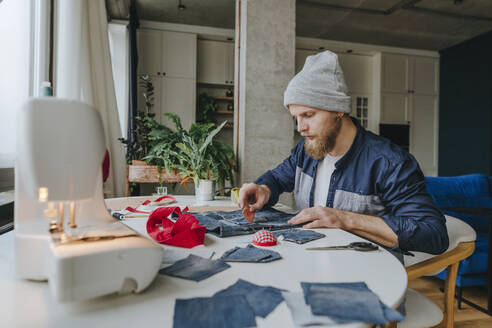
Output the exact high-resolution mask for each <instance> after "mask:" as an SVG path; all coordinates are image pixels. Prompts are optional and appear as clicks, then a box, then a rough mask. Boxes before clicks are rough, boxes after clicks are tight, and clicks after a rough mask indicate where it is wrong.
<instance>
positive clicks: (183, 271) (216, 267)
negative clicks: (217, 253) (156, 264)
mask: <svg viewBox="0 0 492 328" xmlns="http://www.w3.org/2000/svg"><path fill="white" fill-rule="evenodd" d="M230 267H231V266H230V265H229V264H227V263H225V262H224V261H221V260H209V259H206V258H203V257H200V256H196V255H193V254H191V255H190V256H188V257H187V258H185V259H183V260H179V261H177V262H175V263H174V264H173V265H171V266H168V267H166V268H164V269H161V270H159V273H160V274H165V275H168V276H172V277H178V278H183V279H188V280H193V281H202V280H203V279H207V278H208V277H210V276H213V275H214V274H216V273H219V272H221V271H224V270H225V269H228V268H230Z"/></svg>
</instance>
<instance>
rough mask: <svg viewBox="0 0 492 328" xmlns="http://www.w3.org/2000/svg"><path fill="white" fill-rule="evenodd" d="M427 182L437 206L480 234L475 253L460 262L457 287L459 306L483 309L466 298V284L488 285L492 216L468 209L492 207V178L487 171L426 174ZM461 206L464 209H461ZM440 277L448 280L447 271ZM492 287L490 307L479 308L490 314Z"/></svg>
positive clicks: (439, 276)
mask: <svg viewBox="0 0 492 328" xmlns="http://www.w3.org/2000/svg"><path fill="white" fill-rule="evenodd" d="M426 181H427V191H428V192H429V193H430V195H431V196H432V198H433V199H434V201H435V202H436V204H437V206H438V207H439V208H441V209H442V210H443V213H444V214H447V215H450V216H453V217H456V218H459V219H461V220H463V221H465V222H466V223H468V224H469V225H470V226H472V227H473V228H474V229H475V231H476V233H477V238H476V241H475V252H474V253H473V254H472V255H471V256H470V257H468V258H466V259H464V260H462V261H461V262H460V264H459V268H458V275H457V279H456V286H457V292H458V308H461V302H465V303H467V304H469V305H471V306H473V307H476V308H479V307H478V306H477V305H476V304H473V303H472V304H470V303H471V302H469V301H468V300H466V299H464V298H463V297H462V287H466V286H481V285H487V284H488V279H489V276H488V275H487V272H488V250H489V235H488V229H489V224H490V222H489V220H492V218H491V219H489V218H488V217H486V216H478V215H471V214H465V213H464V212H468V213H469V212H477V211H476V210H477V209H482V211H481V212H482V213H483V212H484V210H485V211H487V209H492V178H491V177H487V176H485V175H483V174H470V175H463V176H456V177H426ZM447 208H448V209H449V208H455V209H454V211H450V210H446V209H447ZM457 208H461V209H459V212H458V209H457ZM479 212H480V211H479ZM488 212H490V210H488ZM482 215H483V214H482ZM489 216H490V214H489ZM437 277H438V278H440V279H442V280H444V279H445V278H446V271H443V272H441V273H439V274H438V275H437ZM491 287H492V286H489V309H487V310H486V309H483V308H479V310H481V311H483V312H486V313H489V314H490V310H491V308H490V306H491V304H490V299H491V296H490V295H491V290H490V288H491Z"/></svg>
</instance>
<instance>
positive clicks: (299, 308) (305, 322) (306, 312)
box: [282, 292, 338, 327]
mask: <svg viewBox="0 0 492 328" xmlns="http://www.w3.org/2000/svg"><path fill="white" fill-rule="evenodd" d="M282 297H283V298H284V300H285V303H286V304H287V307H288V308H289V310H290V315H291V316H292V320H293V321H294V324H295V325H296V327H303V326H321V325H327V326H329V325H338V323H336V322H335V321H334V320H333V319H331V318H330V317H327V316H322V315H314V314H313V313H312V312H311V308H310V307H309V305H307V304H306V302H304V297H303V296H302V293H300V292H282Z"/></svg>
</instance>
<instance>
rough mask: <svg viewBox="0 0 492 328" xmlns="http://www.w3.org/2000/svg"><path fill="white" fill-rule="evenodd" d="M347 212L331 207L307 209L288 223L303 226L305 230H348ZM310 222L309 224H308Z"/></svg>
mask: <svg viewBox="0 0 492 328" xmlns="http://www.w3.org/2000/svg"><path fill="white" fill-rule="evenodd" d="M345 213H346V212H345V211H341V210H337V209H334V208H330V207H324V206H315V207H310V208H305V209H303V210H302V211H300V212H299V213H298V214H297V215H296V216H294V217H293V218H292V219H290V220H289V221H288V223H289V224H302V223H307V224H305V225H304V226H303V228H305V229H314V228H338V229H345V230H347V229H348V226H347V223H348V222H346V220H344V217H345ZM308 222H309V223H308Z"/></svg>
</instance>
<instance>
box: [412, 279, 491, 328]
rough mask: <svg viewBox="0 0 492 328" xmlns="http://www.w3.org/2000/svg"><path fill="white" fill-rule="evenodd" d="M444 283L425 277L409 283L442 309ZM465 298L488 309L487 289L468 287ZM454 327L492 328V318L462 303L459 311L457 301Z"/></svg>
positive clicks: (464, 294) (464, 290) (464, 292)
mask: <svg viewBox="0 0 492 328" xmlns="http://www.w3.org/2000/svg"><path fill="white" fill-rule="evenodd" d="M442 286H443V282H442V281H441V280H439V279H437V278H433V277H424V278H420V279H417V280H414V281H409V283H408V287H410V288H412V289H415V290H417V291H419V292H420V293H422V294H424V295H425V296H427V297H428V298H430V299H431V300H432V301H433V302H434V303H436V304H437V305H439V306H440V307H441V309H442V307H443V301H444V293H443V292H441V291H440V290H439V288H441V287H442ZM463 296H464V297H465V298H467V299H469V300H470V301H472V302H474V303H477V304H478V305H480V306H483V307H487V288H485V287H467V288H465V289H463ZM454 309H455V310H454V326H455V327H456V328H465V327H466V328H481V327H488V328H490V327H492V317H491V316H488V315H487V314H485V313H483V312H480V311H477V310H475V309H474V308H472V307H471V306H469V305H466V304H465V303H462V309H461V310H459V309H458V302H457V301H456V300H455V308H454Z"/></svg>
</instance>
